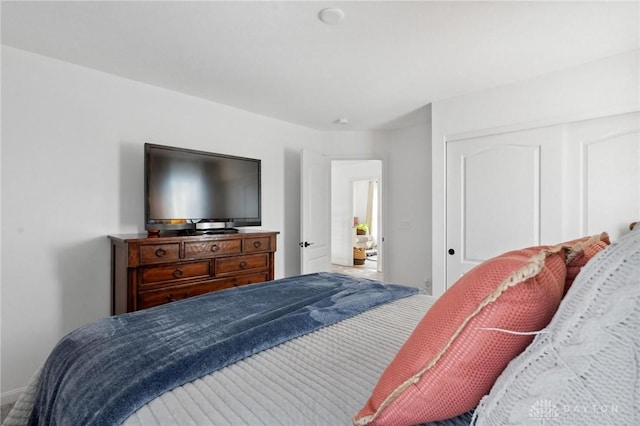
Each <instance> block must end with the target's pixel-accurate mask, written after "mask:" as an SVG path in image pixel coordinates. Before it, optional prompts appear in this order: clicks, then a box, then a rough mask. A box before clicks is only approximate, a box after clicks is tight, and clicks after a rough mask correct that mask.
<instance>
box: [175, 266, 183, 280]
mask: <svg viewBox="0 0 640 426" xmlns="http://www.w3.org/2000/svg"><path fill="white" fill-rule="evenodd" d="M182 274H184V272H182V269H180V268H176V270H175V271H173V276H174V277H176V278H180V277H181V276H182Z"/></svg>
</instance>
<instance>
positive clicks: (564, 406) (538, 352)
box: [476, 229, 640, 426]
mask: <svg viewBox="0 0 640 426" xmlns="http://www.w3.org/2000/svg"><path fill="white" fill-rule="evenodd" d="M639 353H640V229H636V230H634V231H632V232H630V233H629V234H627V235H625V236H624V237H622V238H621V239H620V240H619V241H617V242H614V243H613V244H612V245H611V246H609V247H607V248H606V249H605V250H603V251H602V252H600V253H599V254H598V255H597V256H596V257H595V258H593V259H592V260H591V261H590V262H589V263H587V265H586V266H585V267H584V268H583V269H582V271H581V272H580V274H579V275H578V277H577V278H576V281H575V283H574V284H573V286H572V287H571V289H570V290H569V292H568V293H567V295H566V296H565V298H564V299H563V301H562V303H561V304H560V307H559V308H558V311H557V312H556V315H555V316H554V318H553V319H552V321H551V323H549V326H548V327H547V328H546V329H545V330H544V331H543V333H541V334H539V335H538V336H537V337H536V338H535V339H534V341H533V342H532V343H531V345H529V346H528V347H527V349H526V350H525V351H524V352H522V354H520V355H519V356H518V357H516V358H515V359H514V360H513V361H511V363H510V364H509V365H508V366H507V368H506V369H505V370H504V371H503V373H502V375H501V376H500V377H499V378H498V380H497V381H496V383H495V385H494V386H493V388H492V389H491V392H490V393H489V395H487V396H485V397H484V398H483V399H482V401H481V402H480V405H479V406H478V408H477V409H476V416H477V419H476V425H477V426H485V425H515V424H518V425H529V424H530V425H540V424H549V425H556V424H558V425H581V426H584V425H598V426H600V425H605V424H610V425H613V424H615V425H638V424H640V405H639V404H640V402H639V401H638V400H637V398H638V395H639V393H640V365H638V354H639Z"/></svg>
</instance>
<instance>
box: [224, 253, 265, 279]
mask: <svg viewBox="0 0 640 426" xmlns="http://www.w3.org/2000/svg"><path fill="white" fill-rule="evenodd" d="M215 262H216V275H221V274H229V273H236V272H242V271H250V270H252V269H261V268H266V267H267V266H269V257H268V255H267V254H254V255H251V256H237V257H225V258H220V259H216V261H215Z"/></svg>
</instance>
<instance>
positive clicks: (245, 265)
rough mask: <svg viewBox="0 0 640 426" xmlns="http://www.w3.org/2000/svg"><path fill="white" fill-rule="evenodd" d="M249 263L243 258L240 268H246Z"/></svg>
mask: <svg viewBox="0 0 640 426" xmlns="http://www.w3.org/2000/svg"><path fill="white" fill-rule="evenodd" d="M247 265H248V263H247V261H246V260H243V261H242V262H240V269H245V268H246V267H247Z"/></svg>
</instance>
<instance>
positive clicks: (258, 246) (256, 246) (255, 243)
mask: <svg viewBox="0 0 640 426" xmlns="http://www.w3.org/2000/svg"><path fill="white" fill-rule="evenodd" d="M253 246H254V247H255V248H260V246H262V243H261V242H260V241H254V242H253Z"/></svg>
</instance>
